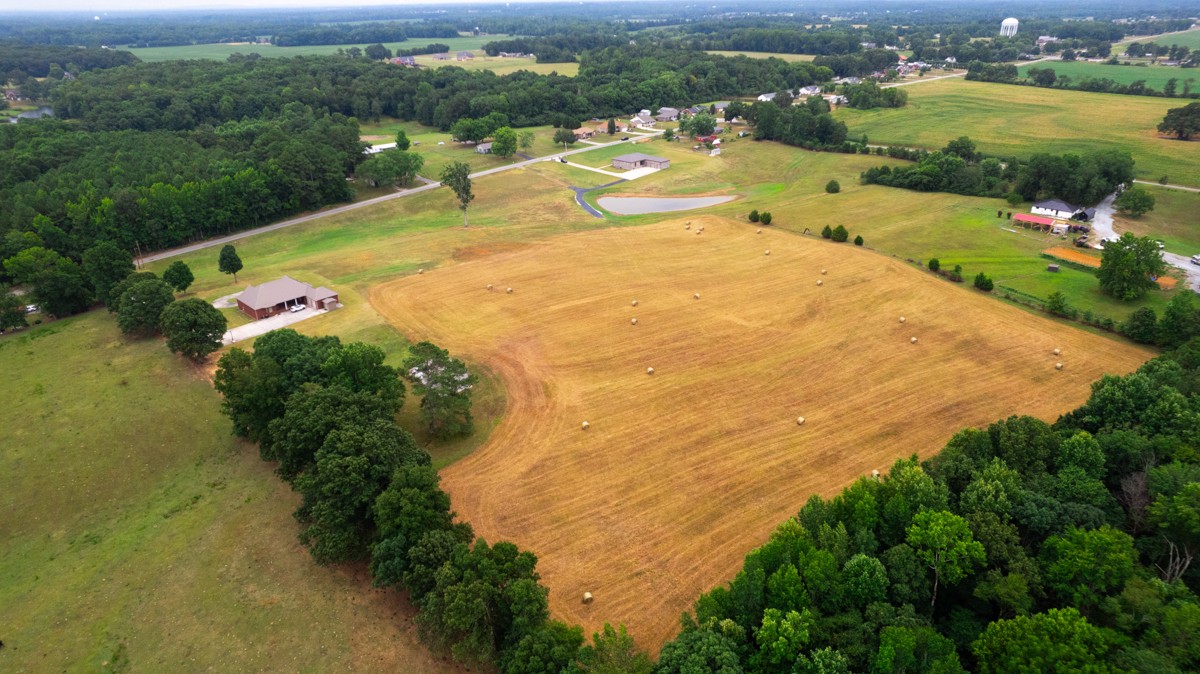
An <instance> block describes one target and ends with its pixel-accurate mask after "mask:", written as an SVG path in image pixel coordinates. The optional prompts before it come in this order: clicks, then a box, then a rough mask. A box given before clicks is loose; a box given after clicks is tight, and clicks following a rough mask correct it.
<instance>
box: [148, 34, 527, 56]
mask: <svg viewBox="0 0 1200 674" xmlns="http://www.w3.org/2000/svg"><path fill="white" fill-rule="evenodd" d="M507 37H508V36H507V35H484V36H481V37H475V36H471V37H457V38H414V39H411V40H406V41H404V42H387V43H384V46H385V47H387V48H388V49H391V50H392V51H395V50H397V49H415V48H417V47H424V46H425V45H428V44H435V43H436V44H444V45H447V46H448V47H450V51H451V52H455V51H470V50H476V49H482V47H483V45H484V44H486V43H488V42H494V41H496V40H503V39H505V38H507ZM367 46H368V45H366V44H357V45H354V44H323V45H306V46H303V47H276V46H275V45H269V44H265V45H264V44H250V43H242V44H229V43H216V44H193V45H181V46H178V47H136V48H128V47H127V48H125V49H126V50H127V51H131V52H133V53H134V55H136V56H137V57H138V58H140V59H142V60H143V61H177V60H181V59H216V60H225V59H226V58H229V56H230V55H232V54H260V55H262V56H268V57H276V58H280V57H287V56H306V55H310V54H318V55H320V54H336V53H337V51H338V50H339V49H341V50H346V49H349V48H351V47H358V48H359V49H363V48H365V47H367ZM451 63H454V62H453V61H452V62H451Z"/></svg>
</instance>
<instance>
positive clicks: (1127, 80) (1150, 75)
mask: <svg viewBox="0 0 1200 674" xmlns="http://www.w3.org/2000/svg"><path fill="white" fill-rule="evenodd" d="M1018 67H1019V68H1025V67H1031V68H1042V69H1046V68H1049V69H1050V70H1053V71H1054V72H1055V74H1056V75H1058V76H1059V77H1063V76H1064V75H1065V76H1069V77H1070V78H1071V80H1072V81H1074V82H1079V81H1080V80H1082V79H1084V78H1085V77H1086V78H1090V79H1100V78H1106V79H1110V80H1112V81H1114V82H1119V83H1121V84H1131V83H1133V82H1136V81H1138V80H1145V81H1146V86H1148V87H1150V88H1152V89H1155V90H1157V91H1162V89H1163V86H1164V85H1166V83H1167V80H1169V79H1172V78H1174V79H1176V80H1178V82H1176V86H1177V90H1178V91H1183V81H1184V80H1186V79H1187V78H1189V77H1192V78H1197V79H1200V76H1197V74H1196V73H1195V71H1191V70H1183V69H1182V68H1174V67H1167V66H1157V65H1147V66H1133V65H1131V66H1126V65H1119V66H1112V65H1108V64H1105V63H1089V62H1087V61H1053V62H1050V63H1034V64H1028V63H1023V64H1019V65H1018ZM1025 74H1026V73H1025V71H1021V75H1022V76H1024V75H1025ZM1187 103H1188V101H1186V100H1185V101H1180V102H1178V103H1177V104H1176V105H1177V106H1182V105H1186V104H1187Z"/></svg>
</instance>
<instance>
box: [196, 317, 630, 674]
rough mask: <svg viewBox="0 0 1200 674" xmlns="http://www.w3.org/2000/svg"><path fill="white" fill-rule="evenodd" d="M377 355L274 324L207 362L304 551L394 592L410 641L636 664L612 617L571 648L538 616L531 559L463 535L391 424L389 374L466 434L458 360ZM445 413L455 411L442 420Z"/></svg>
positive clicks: (544, 613)
mask: <svg viewBox="0 0 1200 674" xmlns="http://www.w3.org/2000/svg"><path fill="white" fill-rule="evenodd" d="M384 355H385V354H384V352H383V351H382V350H381V349H379V348H378V347H374V346H370V345H366V344H360V343H351V344H343V343H341V341H340V340H338V338H336V337H316V338H313V337H305V336H302V335H300V334H298V333H296V332H295V331H293V330H276V331H274V332H271V333H269V334H267V335H264V336H262V337H260V338H259V339H258V340H257V341H256V342H255V345H254V352H253V353H247V352H246V351H243V350H241V349H236V348H235V349H233V350H231V351H230V352H228V353H227V354H225V355H224V356H222V358H221V360H220V363H219V365H218V368H217V373H216V377H215V385H216V387H217V390H218V391H220V392H221V394H222V395H223V396H224V403H223V409H224V411H225V413H226V414H227V415H228V416H229V418H230V419H231V420H232V421H233V426H234V432H235V433H236V434H238V435H240V436H243V437H245V438H247V439H248V440H250V441H252V442H256V443H257V444H258V446H259V453H260V455H261V456H262V458H263V460H264V461H271V462H273V463H275V465H276V473H277V474H278V475H279V477H280V478H281V479H283V480H284V481H286V482H288V483H289V484H290V485H291V486H292V488H293V489H294V490H295V491H296V492H298V493H299V494H300V496H301V503H300V506H299V508H297V510H296V513H295V516H296V519H297V520H298V521H299V523H300V526H301V531H300V540H301V542H302V543H303V544H304V545H305V546H307V547H308V549H309V551H310V553H311V554H312V556H313V559H314V560H316V561H317V562H318V563H321V564H333V563H340V562H346V561H355V560H364V561H369V563H370V571H371V575H372V577H373V581H374V584H375V585H376V586H377V587H396V588H400V589H404V590H406V591H407V592H408V595H409V598H410V599H411V600H412V601H413V603H414V604H416V606H417V607H418V609H419V613H418V614H417V618H416V622H417V626H418V629H419V633H420V635H421V638H422V639H423V640H424V641H425V642H426V643H428V644H429V645H431V646H432V647H434V648H435V649H437V650H439V651H443V652H447V653H449V654H450V655H452V656H453V657H454V658H455V659H456V660H458V661H460V662H464V663H468V664H483V665H499V668H500V670H501V671H502V672H504V673H505V674H521V673H529V674H533V673H535V672H559V671H561V670H562V669H563V668H564V667H567V666H568V665H571V666H580V667H589V666H601V667H603V666H608V667H614V668H613V669H601V670H592V669H582V670H580V671H638V670H628V669H625V665H626V663H633V664H634V665H635V666H641V667H643V669H642V670H641V671H645V669H644V668H645V667H646V666H648V664H649V659H648V658H647V657H646V656H645V654H644V653H640V652H639V651H637V650H636V649H635V648H633V645H632V641H631V640H630V639H629V637H628V635H627V634H625V631H624V628H621V629H620V631H617V630H614V629H612V628H610V627H607V626H606V628H605V631H604V633H603V634H598V635H596V636H595V640H594V644H593V645H591V646H588V647H584V646H583V631H582V630H581V629H580V628H578V627H570V626H567V625H564V624H562V623H558V622H553V621H550V620H549V611H548V602H547V596H548V594H549V592H548V590H547V589H546V587H545V586H543V585H542V584H541V583H540V582H539V576H538V573H537V557H535V556H534V555H533V553H530V552H527V551H521V550H520V549H518V548H517V546H515V545H513V544H512V543H506V542H498V543H495V544H489V543H488V542H487V541H485V540H483V539H481V538H480V539H476V537H475V535H474V532H473V530H472V529H471V526H470V524H468V523H466V522H462V521H458V520H457V517H456V515H455V513H454V512H453V511H452V510H451V507H450V506H451V504H450V498H449V496H448V495H447V494H446V493H445V492H444V491H442V490H441V488H440V487H439V486H438V483H439V477H438V474H437V471H435V470H434V469H433V468H432V466H431V461H430V456H429V454H428V452H426V451H425V450H424V449H422V448H420V447H419V446H418V445H417V443H416V441H415V440H414V438H413V437H412V435H410V434H409V433H408V432H407V431H405V430H404V429H402V428H400V427H399V426H398V425H397V424H396V422H395V415H396V412H397V411H398V410H399V409H400V407H401V406H402V405H403V403H404V395H405V387H404V384H403V383H402V382H401V380H400V375H401V374H402V373H403V375H404V376H406V377H407V378H408V379H409V380H410V381H412V382H413V383H414V385H415V386H416V387H417V388H418V390H419V392H420V393H422V394H423V396H424V400H423V401H422V412H423V416H425V418H426V419H427V421H428V420H432V421H433V422H434V424H435V426H436V427H437V428H438V429H440V430H441V431H444V432H450V434H452V435H457V434H462V433H469V432H470V428H469V418H470V415H469V407H470V404H469V399H468V398H467V391H469V388H470V386H471V384H472V383H473V378H472V377H471V376H470V375H469V374H468V373H467V372H466V368H465V367H464V366H463V365H462V363H461V362H459V361H457V360H455V359H453V358H451V357H450V356H449V354H447V353H446V352H445V351H444V350H442V349H439V348H437V347H436V346H434V345H432V344H429V343H421V344H417V345H414V346H413V347H412V349H411V350H410V356H409V358H408V359H407V360H406V361H405V363H404V366H403V369H402V370H397V369H395V368H392V367H391V366H388V365H386V364H385V363H384ZM451 398H455V399H458V400H457V401H449V400H448V399H451ZM464 401H465V403H464ZM464 406H465V408H466V410H464ZM436 407H448V408H449V410H450V411H449V412H448V416H447V414H446V413H431V412H430V410H431V409H433V408H436ZM464 411H466V415H465V417H464V416H463V413H464ZM464 418H465V419H466V420H467V422H468V425H467V426H463V425H462V423H461V422H462V421H463V420H464ZM447 419H454V420H457V421H455V422H454V423H453V424H452V426H453V428H451V427H447V426H446V425H444V424H443V421H445V420H447ZM439 420H440V421H439Z"/></svg>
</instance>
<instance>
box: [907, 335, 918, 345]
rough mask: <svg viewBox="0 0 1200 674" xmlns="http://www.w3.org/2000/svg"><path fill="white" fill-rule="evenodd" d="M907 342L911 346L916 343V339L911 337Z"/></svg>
mask: <svg viewBox="0 0 1200 674" xmlns="http://www.w3.org/2000/svg"><path fill="white" fill-rule="evenodd" d="M908 341H909V342H910V343H912V344H916V343H917V338H916V337H913V338H912V339H910V340H908Z"/></svg>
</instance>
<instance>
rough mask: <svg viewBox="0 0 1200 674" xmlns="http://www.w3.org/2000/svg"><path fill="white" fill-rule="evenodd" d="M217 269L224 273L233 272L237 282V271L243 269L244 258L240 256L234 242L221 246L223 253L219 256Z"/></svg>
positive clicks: (234, 279) (234, 280)
mask: <svg viewBox="0 0 1200 674" xmlns="http://www.w3.org/2000/svg"><path fill="white" fill-rule="evenodd" d="M217 269H218V270H219V271H220V272H221V273H222V274H233V282H234V283H237V273H238V272H239V271H241V270H242V258H240V257H238V254H237V249H236V248H234V247H233V244H226V245H225V246H223V247H222V248H221V255H220V257H219V258H217Z"/></svg>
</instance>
